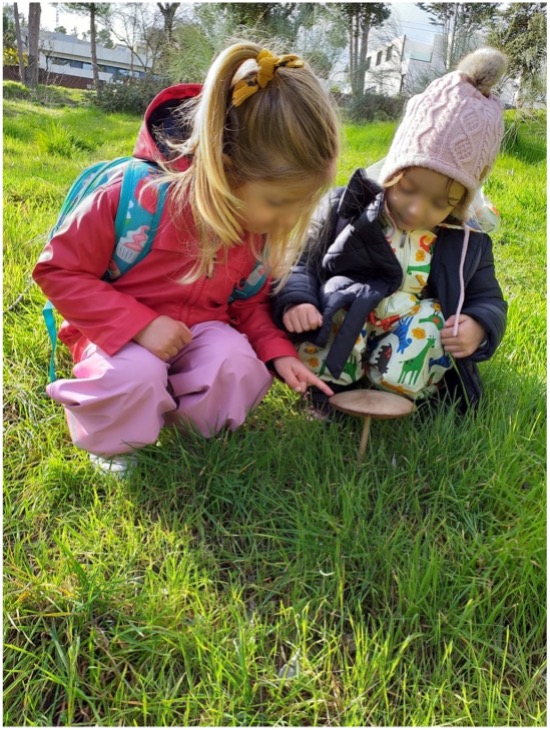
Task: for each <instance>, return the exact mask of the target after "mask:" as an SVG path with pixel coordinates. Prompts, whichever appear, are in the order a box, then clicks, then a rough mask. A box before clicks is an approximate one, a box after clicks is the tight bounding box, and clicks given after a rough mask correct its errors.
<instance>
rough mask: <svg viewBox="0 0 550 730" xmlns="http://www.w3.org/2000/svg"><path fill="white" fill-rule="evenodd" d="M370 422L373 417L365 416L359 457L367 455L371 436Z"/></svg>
mask: <svg viewBox="0 0 550 730" xmlns="http://www.w3.org/2000/svg"><path fill="white" fill-rule="evenodd" d="M370 422H371V417H370V416H365V421H364V423H363V431H362V433H361V443H360V444H359V459H362V458H363V456H364V455H365V451H366V448H367V441H368V438H369V430H370Z"/></svg>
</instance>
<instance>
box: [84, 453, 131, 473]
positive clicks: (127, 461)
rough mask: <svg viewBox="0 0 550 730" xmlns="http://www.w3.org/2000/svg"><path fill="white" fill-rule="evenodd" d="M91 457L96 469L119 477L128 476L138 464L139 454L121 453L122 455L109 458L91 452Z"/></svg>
mask: <svg viewBox="0 0 550 730" xmlns="http://www.w3.org/2000/svg"><path fill="white" fill-rule="evenodd" d="M89 457H90V461H91V462H92V464H93V465H94V466H95V468H96V469H98V470H99V471H102V472H103V473H104V474H112V475H113V476H116V477H119V478H122V477H125V476H127V475H128V473H129V472H130V471H131V470H132V469H134V468H135V467H136V466H137V456H136V455H135V454H120V456H110V457H108V458H104V457H103V456H98V455H97V454H89Z"/></svg>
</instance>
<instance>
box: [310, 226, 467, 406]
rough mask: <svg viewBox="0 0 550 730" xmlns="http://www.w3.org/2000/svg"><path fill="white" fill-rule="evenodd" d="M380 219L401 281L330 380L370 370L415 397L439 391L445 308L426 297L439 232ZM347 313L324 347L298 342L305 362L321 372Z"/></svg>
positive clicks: (352, 378) (380, 382)
mask: <svg viewBox="0 0 550 730" xmlns="http://www.w3.org/2000/svg"><path fill="white" fill-rule="evenodd" d="M382 223H383V231H384V236H385V237H386V240H387V241H388V244H389V245H390V246H391V247H392V250H393V252H394V253H395V255H396V256H397V259H398V261H399V263H400V264H401V268H402V269H403V281H402V283H401V287H400V288H399V290H398V291H396V292H395V293H394V294H391V295H390V296H389V297H386V298H385V299H383V300H382V301H381V302H380V304H379V305H378V306H377V307H376V309H374V310H373V311H372V312H371V314H370V316H369V318H368V321H367V322H365V326H364V328H363V329H362V330H361V333H360V335H359V337H358V338H357V341H356V343H355V346H354V348H353V350H352V351H351V353H350V355H349V357H348V359H347V362H346V364H345V366H344V369H343V371H342V373H341V375H340V377H339V378H338V380H336V381H335V380H334V378H332V377H331V381H333V382H336V383H338V384H339V385H351V384H352V383H354V382H357V381H358V380H360V379H361V378H362V377H363V375H366V376H367V378H368V379H369V380H370V381H371V382H372V383H374V384H375V385H376V386H377V387H379V388H383V389H386V390H391V391H392V392H395V393H399V394H401V395H405V396H408V397H409V398H413V399H416V398H418V397H426V396H428V395H431V394H432V393H433V392H435V390H436V388H437V383H439V381H440V380H441V379H442V378H443V376H444V374H445V371H446V370H448V369H449V368H450V367H451V360H450V358H449V356H448V355H447V354H446V353H445V352H444V350H443V346H442V344H441V337H440V334H439V332H440V330H441V329H442V328H443V325H444V319H443V315H442V314H441V307H440V306H439V304H438V303H437V302H436V301H434V300H433V299H423V298H422V292H423V290H424V288H425V286H426V283H427V281H428V276H429V273H430V263H431V259H432V250H433V246H434V245H435V243H436V239H437V235H436V234H435V233H433V232H432V231H427V230H415V231H402V230H399V229H397V228H396V227H395V225H394V224H393V222H392V220H391V218H390V217H389V215H387V213H386V214H385V215H384V216H383V218H382ZM456 227H457V228H460V226H456ZM345 315H346V312H345V311H344V310H340V311H339V312H337V313H336V315H335V316H334V318H333V322H332V330H331V335H330V338H329V341H328V342H327V344H326V345H325V346H324V347H316V346H315V345H313V344H312V343H310V342H304V343H302V344H301V345H300V347H299V354H300V357H301V359H302V361H303V362H304V363H305V364H306V365H307V366H308V367H310V368H311V369H312V370H313V371H314V372H315V373H317V374H318V375H319V376H320V377H323V375H324V374H325V372H324V371H325V369H326V368H325V364H324V363H325V360H326V356H327V354H328V352H329V350H330V348H331V347H332V343H333V341H334V337H335V335H336V333H337V332H338V330H339V328H340V326H341V324H342V322H343V320H344V318H345Z"/></svg>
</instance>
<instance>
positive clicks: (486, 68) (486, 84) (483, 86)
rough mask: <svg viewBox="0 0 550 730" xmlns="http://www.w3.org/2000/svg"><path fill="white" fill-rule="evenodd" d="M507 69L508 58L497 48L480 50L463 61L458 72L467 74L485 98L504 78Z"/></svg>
mask: <svg viewBox="0 0 550 730" xmlns="http://www.w3.org/2000/svg"><path fill="white" fill-rule="evenodd" d="M507 67H508V59H507V57H506V56H505V55H504V54H503V53H501V52H500V51H497V49H496V48H478V49H477V51H474V52H473V53H469V54H468V55H467V56H465V57H464V58H463V59H462V61H461V62H460V63H459V64H458V67H457V70H458V71H462V73H464V74H466V76H468V79H469V80H470V82H471V83H472V84H473V85H474V86H475V87H476V89H478V91H480V92H481V93H482V94H483V95H484V96H489V94H490V93H491V89H492V87H493V86H494V85H495V84H496V83H498V81H499V80H500V79H501V78H502V76H503V75H504V73H505V71H506V69H507Z"/></svg>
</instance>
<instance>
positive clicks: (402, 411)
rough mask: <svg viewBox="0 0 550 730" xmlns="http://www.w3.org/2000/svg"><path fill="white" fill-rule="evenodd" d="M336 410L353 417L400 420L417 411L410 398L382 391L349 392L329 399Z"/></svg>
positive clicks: (337, 394)
mask: <svg viewBox="0 0 550 730" xmlns="http://www.w3.org/2000/svg"><path fill="white" fill-rule="evenodd" d="M329 403H330V405H331V406H333V407H334V408H336V409H338V410H339V411H343V412H344V413H349V414H350V415H352V416H372V417H373V418H400V417H401V416H407V415H408V414H409V413H412V411H414V410H415V405H414V403H413V402H412V401H410V400H409V399H408V398H404V397H403V396H401V395H396V394H395V393H387V392H385V391H382V390H364V389H363V390H347V391H344V392H343V393H336V395H333V396H331V397H330V398H329Z"/></svg>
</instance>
